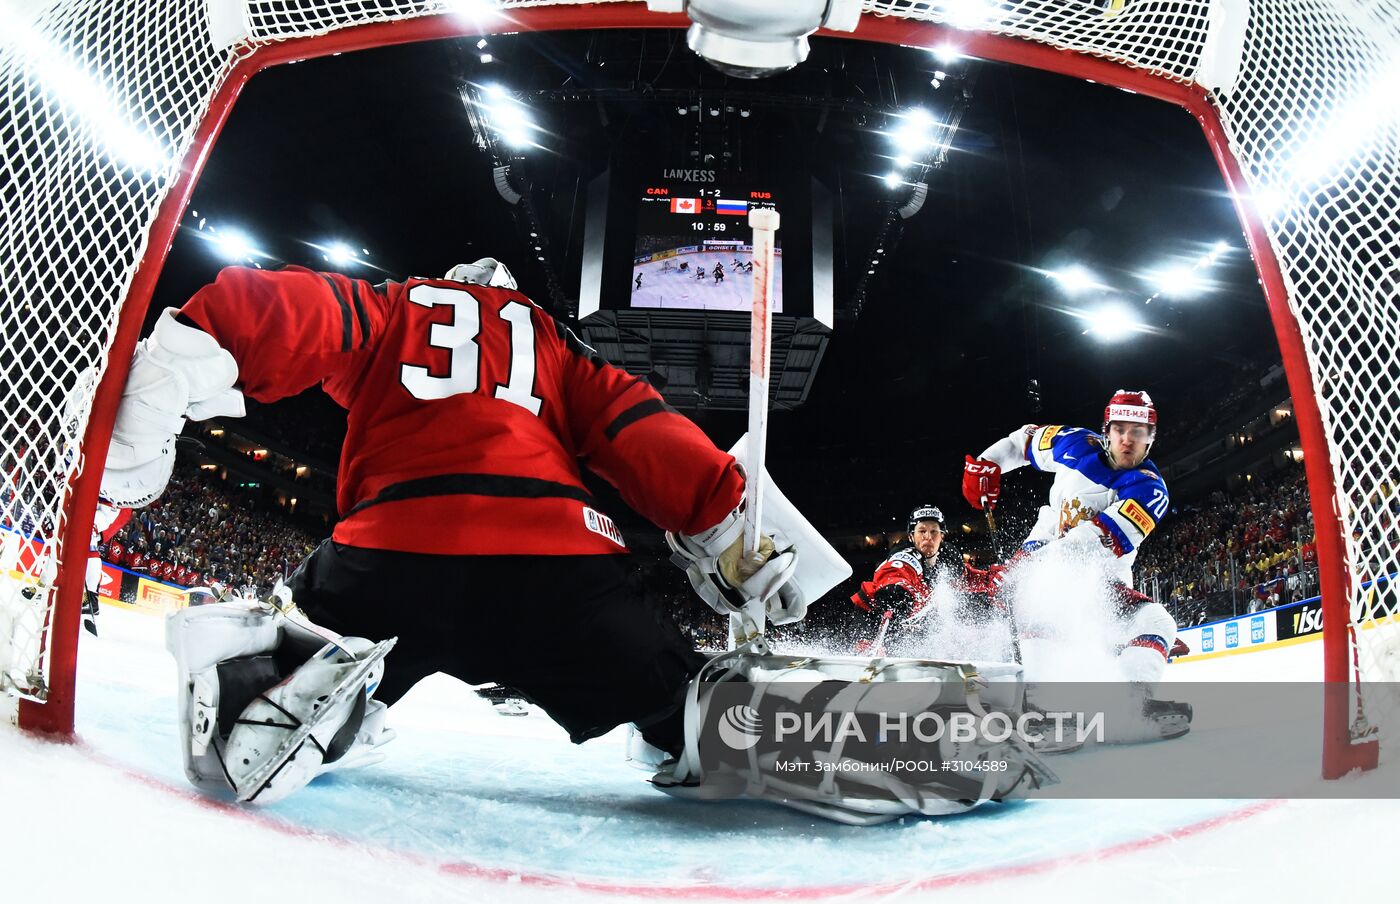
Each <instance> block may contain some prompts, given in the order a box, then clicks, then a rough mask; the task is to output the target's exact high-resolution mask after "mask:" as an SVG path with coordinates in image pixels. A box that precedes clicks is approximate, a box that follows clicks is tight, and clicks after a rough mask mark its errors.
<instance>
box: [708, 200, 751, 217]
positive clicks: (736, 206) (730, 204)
mask: <svg viewBox="0 0 1400 904" xmlns="http://www.w3.org/2000/svg"><path fill="white" fill-rule="evenodd" d="M748 212H749V202H748V201H726V200H725V199H723V198H720V199H719V200H718V201H716V202H715V213H717V214H721V215H728V216H731V217H735V216H738V217H742V216H744V215H745V214H747V213H748Z"/></svg>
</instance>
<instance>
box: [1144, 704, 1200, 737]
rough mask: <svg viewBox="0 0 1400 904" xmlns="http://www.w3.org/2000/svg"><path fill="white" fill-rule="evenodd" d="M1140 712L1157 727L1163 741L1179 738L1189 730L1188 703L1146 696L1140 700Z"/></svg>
mask: <svg viewBox="0 0 1400 904" xmlns="http://www.w3.org/2000/svg"><path fill="white" fill-rule="evenodd" d="M1142 714H1143V716H1144V718H1146V719H1147V720H1148V722H1149V723H1151V724H1152V725H1153V726H1155V727H1156V728H1157V730H1158V732H1159V733H1160V734H1161V737H1162V740H1164V741H1170V740H1171V739H1172V738H1179V737H1181V736H1182V735H1184V734H1186V733H1187V732H1188V731H1190V730H1191V715H1192V712H1191V704H1190V703H1177V702H1174V701H1172V700H1156V699H1153V698H1152V697H1147V698H1146V699H1144V700H1143V701H1142Z"/></svg>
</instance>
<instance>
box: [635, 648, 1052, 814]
mask: <svg viewBox="0 0 1400 904" xmlns="http://www.w3.org/2000/svg"><path fill="white" fill-rule="evenodd" d="M979 670H980V671H979ZM716 678H720V679H724V678H731V679H742V680H744V681H745V682H746V683H745V684H744V687H745V689H752V696H751V698H750V709H751V710H752V714H753V715H755V716H756V718H757V722H758V723H759V724H764V725H769V724H777V723H778V719H777V716H776V713H777V712H778V711H779V709H780V708H782V709H788V710H789V711H790V709H791V706H792V704H793V703H794V702H797V703H800V706H801V709H802V711H803V712H804V713H808V712H815V713H818V714H819V715H820V714H825V713H831V714H832V715H833V717H834V718H833V723H834V724H845V723H843V718H849V717H850V715H851V714H855V716H854V717H855V718H856V719H864V720H866V721H868V722H870V723H871V724H872V725H876V724H879V723H880V720H881V719H883V718H884V714H886V713H892V712H902V713H906V714H907V713H917V712H920V711H922V712H925V713H936V714H939V715H940V716H941V717H943V718H944V719H945V720H947V717H948V716H949V715H950V714H953V713H972V714H974V715H976V716H985V715H986V714H987V713H988V712H989V711H1000V712H1004V713H1006V714H1008V715H1009V716H1010V717H1011V719H1012V720H1013V721H1014V719H1015V718H1016V716H1018V715H1019V712H1020V710H1019V707H1020V700H1021V697H1022V693H1023V688H1022V685H1021V683H1020V680H1019V667H1017V666H1014V665H1010V664H1008V665H1006V666H1004V667H1002V666H998V665H996V664H991V665H983V666H979V667H977V668H974V667H972V666H971V665H968V664H957V663H937V662H925V661H921V660H875V661H873V662H872V661H871V660H869V659H860V658H854V657H853V658H849V659H847V658H833V659H808V660H802V661H800V662H799V663H796V664H794V663H793V661H792V660H791V658H788V657H778V656H756V655H753V654H752V653H750V652H749V651H746V650H744V649H742V648H741V649H740V650H737V651H735V653H732V654H727V655H724V656H721V657H717V658H716V659H715V660H713V661H712V662H711V664H710V666H707V667H706V669H705V670H704V671H702V672H701V674H700V675H698V676H697V677H696V679H695V680H694V681H693V682H692V684H691V688H690V692H689V694H688V698H687V709H686V720H685V721H686V747H685V750H684V751H683V752H682V754H681V756H680V757H679V759H678V761H677V762H676V763H674V764H671V765H669V766H667V767H666V768H663V769H662V770H661V771H659V772H658V773H657V774H656V775H655V776H654V777H653V779H652V783H653V784H654V785H656V786H657V787H658V788H659V789H660V790H662V791H665V792H666V793H668V794H672V795H673V796H677V797H685V798H690V799H698V800H706V799H719V798H734V797H739V796H748V797H754V798H760V799H766V800H772V801H775V802H777V803H781V804H783V805H785V806H789V807H793V808H795V809H798V810H801V811H803V812H807V813H812V814H815V815H819V816H823V817H825V818H828V819H833V820H836V821H839V822H844V823H848V824H852V825H870V824H873V823H878V822H885V821H888V820H891V819H896V818H899V817H901V816H908V815H923V816H942V815H951V814H955V813H962V812H965V811H967V810H970V809H972V808H974V807H976V806H978V805H980V804H981V803H984V802H985V801H987V800H1005V799H1010V798H1015V797H1023V796H1026V795H1028V794H1029V793H1031V792H1032V791H1034V790H1035V789H1037V788H1041V787H1044V786H1046V785H1050V784H1054V783H1056V782H1057V781H1058V779H1057V778H1056V776H1055V775H1054V773H1053V772H1052V771H1051V770H1050V769H1048V768H1047V767H1046V766H1045V764H1044V763H1043V762H1042V761H1041V760H1040V758H1039V756H1038V755H1037V754H1036V753H1035V752H1033V751H1032V750H1031V749H1030V747H1029V745H1028V744H1026V743H1025V742H1023V741H1021V740H1020V739H1018V738H1017V737H1015V736H1014V735H1012V736H1010V737H1008V738H1006V739H993V738H990V737H980V736H979V737H975V738H972V739H971V740H967V739H955V738H954V737H953V733H952V732H948V733H945V734H944V736H943V737H942V738H940V739H939V740H937V741H936V742H924V741H921V740H918V739H917V738H914V737H912V736H911V737H909V738H908V739H907V740H901V741H893V740H892V739H891V738H889V737H887V736H886V737H879V736H878V735H877V734H871V733H870V732H868V731H867V732H866V735H867V737H868V738H870V739H871V740H869V741H867V740H865V739H860V740H851V739H850V738H849V737H848V736H846V734H845V733H843V732H836V733H835V735H834V738H833V739H823V740H821V741H819V742H817V743H816V744H815V745H814V744H813V743H812V742H811V741H810V739H807V738H803V739H802V740H801V748H800V749H797V750H793V751H783V750H781V749H779V750H777V751H776V753H775V752H774V751H773V750H768V749H760V747H759V746H758V745H751V746H750V747H749V748H747V749H746V750H743V751H739V750H726V749H724V748H723V747H716V746H713V745H707V750H706V752H705V757H704V762H703V763H702V759H701V751H700V750H699V746H698V740H699V726H700V725H701V724H703V723H704V721H705V716H704V714H703V710H704V709H705V704H707V703H708V702H709V699H708V698H710V697H712V696H713V692H714V688H715V686H716V682H715V679H716ZM784 678H787V679H788V680H787V681H784ZM833 679H835V680H833ZM793 682H797V683H793ZM896 682H897V683H896ZM724 702H726V703H728V702H730V701H729V700H728V698H727V697H726V699H725V701H724ZM732 709H733V707H729V708H728V710H727V711H726V714H725V715H726V716H728V714H729V710H732ZM721 718H723V717H721ZM721 736H722V734H721ZM877 737H878V740H875V738H877ZM726 743H729V742H726ZM760 743H761V742H760ZM823 748H826V749H823ZM716 754H717V755H716ZM794 756H796V757H799V758H800V757H803V756H805V757H809V758H810V759H811V761H812V762H813V763H814V764H815V763H826V764H828V765H829V766H831V767H832V768H823V769H816V768H814V769H812V770H809V771H808V770H803V771H794V770H792V769H791V768H784V767H783V766H782V765H780V764H785V763H791V762H793V761H794ZM892 758H894V759H898V760H903V761H905V762H916V761H924V762H930V761H932V762H940V763H943V764H947V763H954V762H955V763H958V764H959V766H957V767H955V768H950V769H943V768H938V769H927V768H922V766H921V767H920V768H917V769H901V770H900V771H892V770H890V769H889V768H887V766H888V764H889V762H890V760H891V759H892ZM1003 764H1004V765H1003ZM846 766H851V767H852V768H845V767H846Z"/></svg>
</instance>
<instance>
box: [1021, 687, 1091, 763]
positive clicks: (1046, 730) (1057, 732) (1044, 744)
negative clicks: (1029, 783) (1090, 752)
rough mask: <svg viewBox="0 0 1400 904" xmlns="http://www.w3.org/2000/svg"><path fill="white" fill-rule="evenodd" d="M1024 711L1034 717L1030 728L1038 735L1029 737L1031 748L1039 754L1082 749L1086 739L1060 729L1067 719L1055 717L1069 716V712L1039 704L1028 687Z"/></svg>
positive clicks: (1070, 751) (1054, 753) (1049, 754)
mask: <svg viewBox="0 0 1400 904" xmlns="http://www.w3.org/2000/svg"><path fill="white" fill-rule="evenodd" d="M1024 709H1025V712H1026V714H1027V715H1028V716H1031V717H1032V718H1033V719H1034V722H1033V724H1032V725H1031V728H1032V729H1033V731H1034V732H1035V734H1036V735H1037V736H1038V737H1035V738H1032V739H1031V749H1032V750H1034V751H1035V752H1036V753H1038V754H1040V755H1041V756H1053V755H1056V754H1061V753H1074V752H1075V751H1077V750H1082V749H1083V748H1084V745H1085V743H1087V742H1086V739H1084V738H1081V737H1079V736H1078V734H1075V733H1071V732H1067V731H1064V730H1062V728H1061V726H1063V725H1064V724H1065V723H1066V721H1067V719H1065V718H1057V717H1058V716H1069V715H1071V714H1070V713H1063V712H1060V711H1057V710H1055V709H1053V708H1049V707H1044V706H1041V705H1040V703H1039V701H1037V700H1036V699H1035V698H1034V696H1033V693H1032V690H1031V689H1030V688H1027V689H1026V697H1025V707H1024Z"/></svg>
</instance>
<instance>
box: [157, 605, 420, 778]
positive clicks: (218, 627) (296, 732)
mask: <svg viewBox="0 0 1400 904" xmlns="http://www.w3.org/2000/svg"><path fill="white" fill-rule="evenodd" d="M393 644H394V641H393V640H389V641H384V642H383V643H378V644H376V643H372V642H370V641H368V640H365V639H363V638H355V637H348V638H342V637H337V636H336V635H334V634H331V633H330V632H327V631H325V630H324V629H321V628H318V627H317V626H315V625H312V624H311V623H310V622H307V621H304V620H303V619H302V618H300V617H291V616H288V615H286V614H284V613H283V612H281V611H279V610H277V609H276V608H274V607H272V606H270V605H267V604H264V603H260V602H258V601H255V600H238V601H234V602H228V603H214V604H209V605H203V606H198V607H195V608H192V609H183V610H181V611H179V612H177V613H175V614H173V615H171V616H170V618H169V619H167V621H166V648H167V649H168V650H170V652H171V654H172V655H174V657H175V660H176V662H177V664H178V665H179V671H180V695H179V706H180V730H181V735H182V740H183V741H184V744H183V753H184V760H185V773H186V775H187V776H188V777H189V779H190V781H191V782H193V783H194V784H195V785H197V786H200V787H205V788H218V787H231V788H233V790H234V791H235V793H236V794H237V796H238V798H239V800H243V801H256V802H257V803H272V802H275V801H277V800H280V799H282V798H283V797H286V796H287V795H288V794H290V793H292V792H293V791H295V790H297V789H298V788H300V787H302V786H303V785H305V784H306V783H307V782H309V781H311V779H313V778H315V777H316V776H317V775H319V774H320V773H322V772H328V771H330V770H332V769H338V768H345V767H349V766H361V765H370V764H371V763H375V762H379V761H380V760H382V759H383V758H384V757H383V754H382V753H381V752H379V751H378V748H379V747H380V746H381V745H383V744H385V743H387V742H388V741H390V740H392V739H393V736H394V734H393V732H392V731H390V730H388V729H385V728H384V711H385V707H384V704H382V703H380V702H379V701H376V700H373V699H372V695H373V693H374V689H375V688H376V687H377V686H378V683H379V678H380V676H381V675H382V674H383V662H382V661H383V658H384V656H385V655H386V654H387V653H388V651H389V650H390V648H392V647H393Z"/></svg>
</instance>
